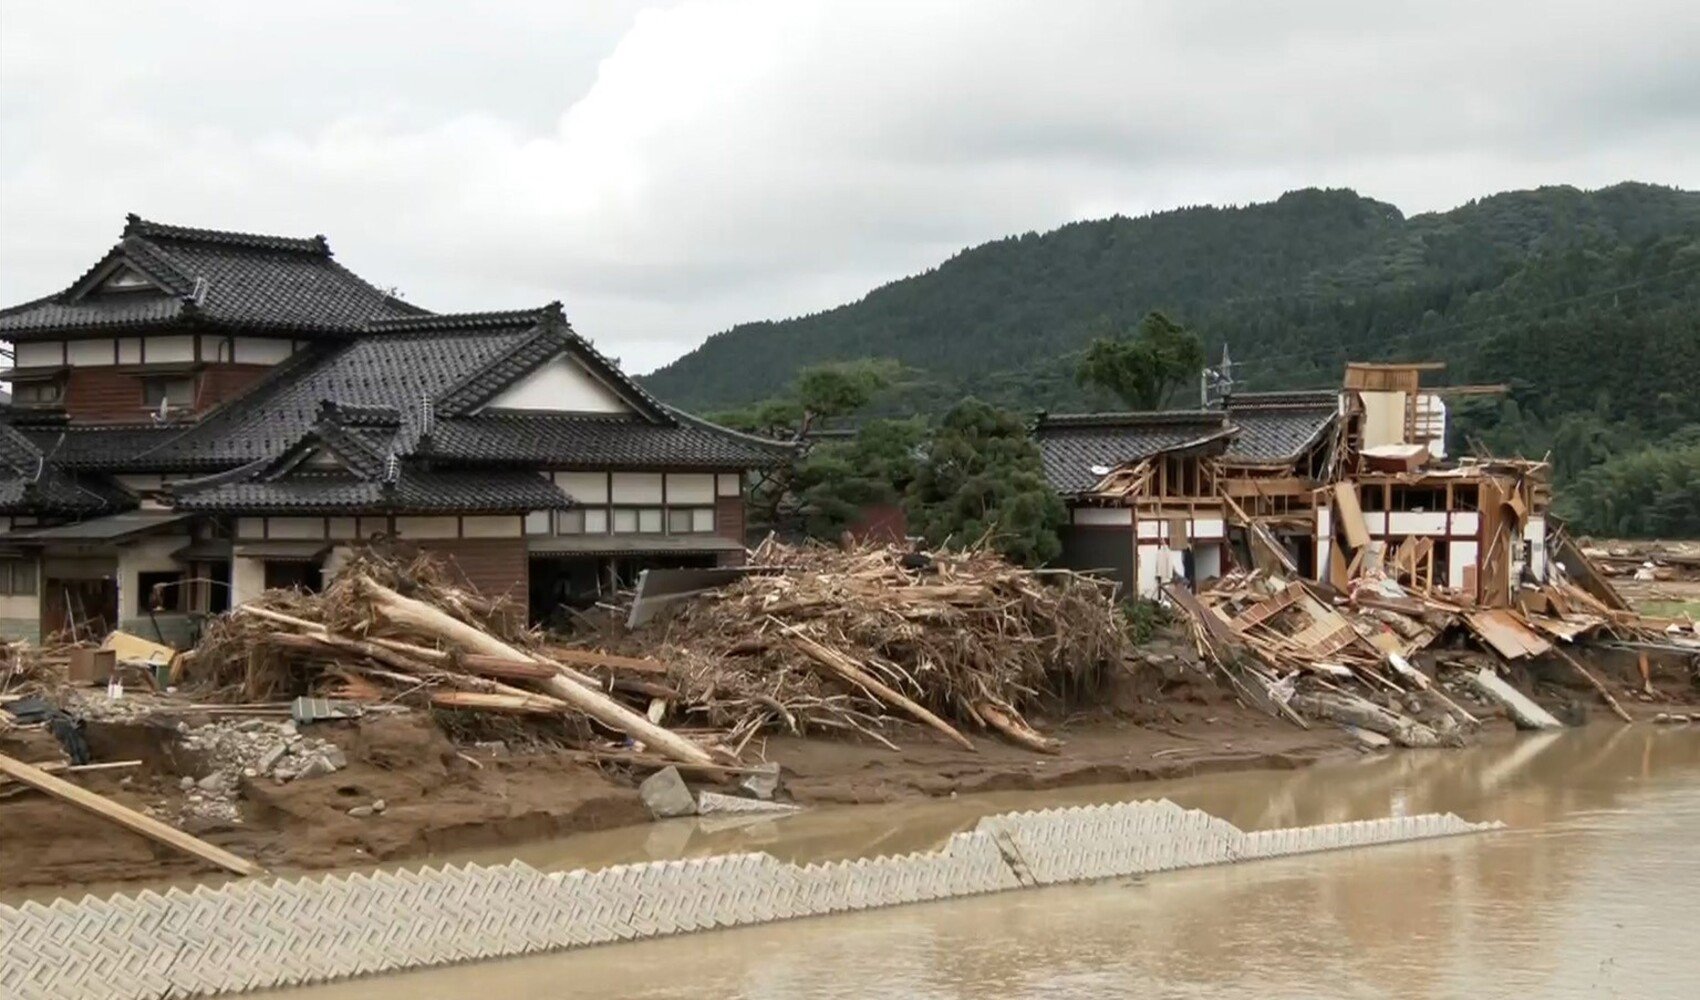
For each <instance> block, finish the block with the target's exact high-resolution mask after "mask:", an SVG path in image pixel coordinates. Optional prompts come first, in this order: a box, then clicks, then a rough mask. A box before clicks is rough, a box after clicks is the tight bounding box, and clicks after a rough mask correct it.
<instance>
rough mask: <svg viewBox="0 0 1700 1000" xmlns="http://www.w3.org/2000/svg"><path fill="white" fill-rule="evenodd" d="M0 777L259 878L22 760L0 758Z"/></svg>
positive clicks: (246, 866) (250, 866) (235, 860)
mask: <svg viewBox="0 0 1700 1000" xmlns="http://www.w3.org/2000/svg"><path fill="white" fill-rule="evenodd" d="M0 774H5V775H6V776H7V777H9V778H13V779H15V780H17V781H19V782H22V783H23V784H26V785H29V786H30V787H31V788H35V789H37V790H39V791H42V792H46V793H47V794H48V795H51V796H53V797H54V798H56V799H60V800H62V801H64V802H68V803H70V804H71V805H74V806H76V807H77V808H78V809H81V810H83V811H84V812H89V813H93V814H94V815H96V816H99V817H100V818H101V819H104V820H109V821H111V822H113V823H117V824H118V825H119V826H122V827H124V828H125V829H127V830H131V831H133V832H135V833H139V834H141V835H142V836H144V837H146V838H148V839H149V840H152V841H155V842H157V843H161V844H164V845H166V846H167V847H175V848H176V849H178V850H179V851H182V852H183V853H185V854H192V855H194V856H195V857H197V858H200V859H201V860H202V861H206V862H208V863H210V864H214V865H217V866H219V867H220V868H223V869H224V870H226V871H230V872H235V873H236V874H238V875H258V874H260V873H261V872H263V871H265V869H263V868H261V867H260V866H259V865H257V864H255V863H254V862H252V861H249V860H248V859H246V858H241V857H237V856H236V855H234V854H232V853H230V852H229V851H226V850H223V849H222V848H218V847H214V846H213V845H211V844H209V843H207V842H206V841H204V840H201V839H200V838H198V837H192V836H190V835H189V834H187V833H184V832H183V831H182V830H179V829H177V828H176V827H174V826H167V825H166V824H164V823H161V822H160V821H159V820H157V819H154V818H153V817H151V816H144V815H142V814H141V813H139V812H137V811H136V810H134V809H131V808H130V807H128V806H122V805H119V804H118V803H116V802H114V801H112V800H111V799H109V798H107V797H106V796H104V795H98V794H96V793H94V792H91V791H89V790H88V789H86V788H83V787H81V786H78V785H73V784H71V783H70V782H69V781H66V780H65V779H63V778H57V777H54V776H53V775H51V774H48V773H47V772H46V771H43V770H42V769H41V768H39V767H36V766H34V765H31V764H26V763H24V762H23V761H21V760H17V759H15V758H12V757H8V756H6V755H5V754H0Z"/></svg>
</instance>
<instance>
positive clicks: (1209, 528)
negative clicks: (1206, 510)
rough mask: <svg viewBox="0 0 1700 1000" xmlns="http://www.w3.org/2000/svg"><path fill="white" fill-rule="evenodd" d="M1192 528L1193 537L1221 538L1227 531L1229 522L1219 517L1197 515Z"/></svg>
mask: <svg viewBox="0 0 1700 1000" xmlns="http://www.w3.org/2000/svg"><path fill="white" fill-rule="evenodd" d="M1190 530H1191V533H1192V537H1193V538H1221V537H1223V535H1224V534H1225V533H1226V532H1227V530H1228V524H1227V522H1226V521H1224V520H1222V519H1221V518H1219V517H1195V518H1193V519H1192V524H1191V525H1190Z"/></svg>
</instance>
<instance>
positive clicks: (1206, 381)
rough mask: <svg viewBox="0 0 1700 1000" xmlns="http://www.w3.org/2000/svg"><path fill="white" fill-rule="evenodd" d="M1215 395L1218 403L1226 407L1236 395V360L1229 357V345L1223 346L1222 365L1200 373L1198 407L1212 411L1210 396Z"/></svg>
mask: <svg viewBox="0 0 1700 1000" xmlns="http://www.w3.org/2000/svg"><path fill="white" fill-rule="evenodd" d="M1211 393H1215V395H1216V399H1217V401H1219V402H1221V403H1222V404H1223V406H1224V407H1225V406H1226V405H1227V402H1228V400H1229V399H1230V398H1232V396H1233V394H1234V359H1233V358H1231V357H1229V356H1228V345H1227V344H1225V343H1224V344H1223V345H1222V363H1221V364H1219V365H1217V366H1215V367H1213V368H1212V367H1206V368H1205V369H1204V370H1203V371H1201V372H1199V373H1198V405H1199V408H1200V409H1205V410H1208V409H1210V396H1211Z"/></svg>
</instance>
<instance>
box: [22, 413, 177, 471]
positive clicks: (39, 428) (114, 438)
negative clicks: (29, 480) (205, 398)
mask: <svg viewBox="0 0 1700 1000" xmlns="http://www.w3.org/2000/svg"><path fill="white" fill-rule="evenodd" d="M188 426H189V425H186V424H180V423H179V424H128V425H125V426H116V427H87V426H82V425H77V424H66V423H63V422H60V423H28V424H19V425H18V430H19V432H20V433H22V434H24V435H25V436H26V437H28V438H29V439H30V441H31V442H33V443H34V444H35V446H36V447H38V448H40V449H41V450H42V452H43V453H44V454H46V455H47V456H48V457H49V460H50V461H52V463H53V464H54V465H56V466H58V467H59V468H61V469H68V470H75V471H85V472H130V471H135V472H181V471H187V469H189V468H193V467H192V466H188V467H185V466H184V465H183V464H182V463H180V462H179V463H176V464H172V463H170V462H165V461H162V460H161V459H160V457H159V455H160V450H161V449H162V448H164V447H165V446H166V445H168V444H170V443H171V442H172V441H174V440H176V439H177V438H179V437H181V436H182V435H183V433H184V431H185V430H186V429H187V428H188Z"/></svg>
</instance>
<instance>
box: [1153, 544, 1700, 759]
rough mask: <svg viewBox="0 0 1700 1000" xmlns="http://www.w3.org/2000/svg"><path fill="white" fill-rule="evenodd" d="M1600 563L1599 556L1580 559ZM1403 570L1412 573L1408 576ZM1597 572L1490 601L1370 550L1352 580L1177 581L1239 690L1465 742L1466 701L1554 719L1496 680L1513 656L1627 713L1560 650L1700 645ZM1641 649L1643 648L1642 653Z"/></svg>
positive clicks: (1181, 600) (1301, 719) (1199, 630)
mask: <svg viewBox="0 0 1700 1000" xmlns="http://www.w3.org/2000/svg"><path fill="white" fill-rule="evenodd" d="M1585 569H1588V570H1591V569H1592V567H1585ZM1401 581H1404V582H1401ZM1601 587H1609V585H1607V584H1603V583H1602V582H1600V581H1599V580H1598V579H1597V578H1593V576H1592V574H1590V587H1588V588H1584V587H1583V586H1581V585H1579V584H1578V583H1573V582H1570V581H1569V580H1566V579H1565V578H1564V577H1563V575H1562V573H1556V574H1555V576H1554V578H1553V579H1552V580H1551V581H1550V582H1548V583H1546V584H1542V585H1538V586H1537V585H1532V584H1525V585H1523V586H1521V587H1519V588H1517V590H1516V591H1515V592H1514V594H1513V603H1512V604H1511V605H1508V606H1503V607H1482V606H1479V605H1478V604H1476V603H1475V602H1473V601H1471V600H1469V599H1468V598H1467V597H1465V596H1464V595H1461V594H1458V593H1456V592H1453V591H1450V590H1447V589H1445V588H1439V587H1435V586H1434V585H1433V584H1432V583H1425V584H1421V585H1419V584H1417V583H1416V582H1415V581H1412V580H1411V579H1410V577H1409V574H1407V573H1401V572H1399V567H1398V562H1397V560H1395V561H1394V562H1393V563H1392V564H1391V565H1389V566H1388V567H1387V568H1385V569H1384V568H1383V567H1382V566H1381V564H1380V563H1379V561H1377V560H1374V559H1371V560H1367V561H1366V564H1365V566H1364V567H1363V569H1362V571H1361V572H1360V573H1359V574H1358V575H1357V576H1355V577H1354V578H1353V579H1352V581H1351V583H1350V586H1349V588H1348V589H1347V590H1345V591H1339V590H1335V589H1334V588H1332V587H1330V586H1328V585H1327V584H1323V583H1318V582H1313V581H1300V580H1288V579H1286V578H1285V577H1284V576H1283V575H1281V574H1280V573H1279V572H1275V571H1270V570H1257V571H1252V572H1249V573H1230V574H1229V575H1227V576H1225V577H1222V578H1220V579H1218V580H1215V581H1213V582H1211V583H1210V584H1209V585H1208V586H1206V587H1205V588H1203V589H1201V591H1200V592H1199V593H1197V594H1196V595H1195V594H1192V593H1190V592H1188V591H1186V590H1184V589H1183V588H1170V591H1169V593H1170V596H1171V597H1172V599H1173V600H1174V602H1175V604H1176V605H1177V606H1178V607H1179V608H1180V609H1181V610H1182V612H1183V613H1184V614H1185V616H1186V619H1187V621H1188V625H1189V628H1190V630H1191V632H1192V635H1193V638H1194V642H1195V643H1196V644H1197V646H1198V648H1199V650H1200V652H1201V653H1203V654H1205V655H1206V656H1207V658H1209V659H1210V660H1211V661H1212V662H1213V663H1215V664H1216V665H1217V668H1218V669H1219V670H1221V671H1222V673H1223V674H1224V675H1225V676H1226V677H1227V678H1228V679H1229V680H1230V681H1231V682H1232V683H1233V684H1234V686H1235V687H1236V689H1237V690H1239V691H1240V693H1241V694H1242V695H1245V696H1246V697H1247V699H1248V700H1249V701H1251V702H1252V703H1254V704H1257V705H1259V706H1261V707H1263V708H1265V709H1266V710H1268V711H1269V712H1271V714H1280V715H1284V716H1286V717H1287V718H1289V719H1291V720H1292V721H1294V722H1297V723H1299V724H1301V725H1303V724H1305V720H1306V719H1307V718H1324V719H1330V720H1333V721H1336V722H1340V723H1343V724H1346V725H1348V726H1352V727H1355V728H1357V729H1360V730H1364V731H1368V732H1369V733H1372V734H1375V736H1373V737H1371V739H1372V740H1373V739H1375V738H1377V737H1379V738H1382V739H1385V740H1387V741H1391V742H1393V743H1397V744H1399V745H1403V746H1435V745H1439V744H1443V743H1456V742H1458V741H1459V740H1460V739H1461V738H1462V734H1464V733H1466V732H1468V731H1469V730H1470V729H1473V728H1474V727H1475V726H1476V725H1477V724H1478V723H1479V721H1480V720H1479V719H1478V718H1477V717H1476V716H1475V715H1474V714H1472V713H1471V711H1470V710H1469V709H1468V708H1466V707H1465V706H1466V705H1471V706H1475V707H1477V708H1478V711H1479V710H1480V707H1481V706H1487V707H1488V708H1489V709H1490V710H1493V709H1496V708H1503V709H1505V710H1506V711H1507V713H1508V714H1510V715H1511V716H1512V718H1513V719H1514V720H1515V721H1517V722H1518V724H1519V725H1523V726H1526V727H1543V726H1547V725H1558V724H1560V723H1559V722H1558V720H1556V719H1553V718H1552V717H1551V716H1550V715H1548V714H1547V713H1545V712H1544V711H1543V710H1541V709H1539V707H1538V706H1535V705H1533V703H1528V704H1521V703H1518V702H1517V701H1516V698H1517V697H1518V696H1517V693H1516V692H1515V691H1513V690H1511V689H1509V687H1508V686H1506V685H1503V684H1499V683H1495V678H1497V676H1498V675H1499V674H1500V673H1504V672H1505V671H1506V670H1507V669H1508V667H1509V666H1510V665H1511V664H1513V663H1519V662H1528V661H1532V660H1534V659H1536V658H1540V657H1547V656H1550V657H1552V658H1554V659H1556V660H1558V661H1560V662H1562V663H1563V664H1565V665H1566V667H1567V668H1568V669H1570V670H1572V671H1573V672H1574V673H1575V674H1576V675H1577V676H1579V677H1580V678H1581V679H1582V680H1584V681H1585V682H1586V683H1587V684H1588V685H1589V686H1591V687H1592V688H1594V690H1595V691H1596V692H1598V694H1599V696H1600V698H1601V700H1602V701H1604V702H1605V703H1606V705H1607V706H1608V707H1609V708H1610V709H1611V710H1612V711H1613V712H1614V713H1615V714H1617V715H1618V716H1619V717H1620V718H1622V719H1624V720H1625V721H1628V719H1629V715H1628V713H1627V712H1625V711H1624V709H1623V708H1622V706H1621V705H1620V704H1619V703H1618V701H1617V699H1616V698H1615V697H1614V696H1613V694H1612V693H1611V691H1610V690H1609V689H1608V688H1607V687H1606V686H1605V685H1604V684H1603V683H1601V682H1600V680H1599V679H1598V678H1597V677H1595V676H1594V675H1593V674H1592V673H1591V672H1590V671H1589V670H1588V669H1587V668H1586V667H1585V666H1583V664H1582V663H1580V662H1579V661H1577V660H1576V659H1575V658H1574V657H1573V656H1572V655H1570V654H1569V653H1568V652H1566V651H1565V649H1564V646H1565V645H1566V644H1571V643H1576V642H1578V641H1582V640H1585V639H1588V638H1591V637H1596V636H1599V637H1608V638H1617V639H1641V640H1659V641H1660V642H1662V643H1666V644H1675V645H1676V646H1677V647H1678V648H1686V645H1688V644H1691V645H1692V647H1693V648H1694V649H1695V650H1696V651H1697V652H1700V639H1697V638H1696V636H1697V635H1700V633H1696V631H1695V628H1694V625H1693V623H1692V622H1687V621H1671V620H1666V619H1660V618H1653V617H1648V616H1644V615H1641V614H1637V613H1636V612H1633V611H1629V610H1627V609H1626V608H1627V606H1626V605H1624V604H1623V602H1622V600H1621V598H1619V597H1617V595H1615V594H1614V593H1611V592H1609V590H1608V591H1607V592H1606V593H1604V594H1602V595H1600V596H1596V594H1595V593H1593V591H1594V590H1596V589H1599V588H1601ZM1643 662H1644V661H1643Z"/></svg>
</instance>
